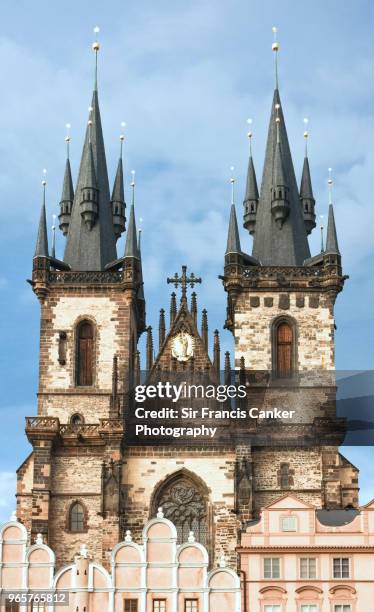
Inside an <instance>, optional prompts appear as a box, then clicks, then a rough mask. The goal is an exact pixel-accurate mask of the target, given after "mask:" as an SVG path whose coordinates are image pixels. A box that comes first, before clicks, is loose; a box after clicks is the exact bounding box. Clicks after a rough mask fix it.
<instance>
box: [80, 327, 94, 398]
mask: <svg viewBox="0 0 374 612" xmlns="http://www.w3.org/2000/svg"><path fill="white" fill-rule="evenodd" d="M76 382H77V385H78V386H81V387H90V386H91V385H93V383H94V329H93V325H92V323H90V322H89V321H82V323H80V324H79V325H78V328H77V373H76Z"/></svg>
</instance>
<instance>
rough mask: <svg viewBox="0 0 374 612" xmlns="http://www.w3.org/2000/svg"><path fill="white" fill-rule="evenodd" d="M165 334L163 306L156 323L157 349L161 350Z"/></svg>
mask: <svg viewBox="0 0 374 612" xmlns="http://www.w3.org/2000/svg"><path fill="white" fill-rule="evenodd" d="M165 335H166V329H165V310H164V309H163V308H161V310H160V320H159V324H158V348H159V350H161V347H162V345H163V344H164V342H165Z"/></svg>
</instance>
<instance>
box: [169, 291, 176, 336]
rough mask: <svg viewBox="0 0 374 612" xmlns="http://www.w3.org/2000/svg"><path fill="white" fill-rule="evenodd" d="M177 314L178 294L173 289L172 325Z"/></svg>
mask: <svg viewBox="0 0 374 612" xmlns="http://www.w3.org/2000/svg"><path fill="white" fill-rule="evenodd" d="M176 316H177V296H176V293H175V291H173V293H172V294H171V297H170V327H171V326H172V325H173V323H174V321H175V317H176Z"/></svg>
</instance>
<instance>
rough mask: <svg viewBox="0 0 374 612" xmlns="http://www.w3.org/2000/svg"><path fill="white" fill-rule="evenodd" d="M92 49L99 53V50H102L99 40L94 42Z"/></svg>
mask: <svg viewBox="0 0 374 612" xmlns="http://www.w3.org/2000/svg"><path fill="white" fill-rule="evenodd" d="M92 51H95V53H97V51H100V43H99V42H98V41H97V40H95V42H94V43H92Z"/></svg>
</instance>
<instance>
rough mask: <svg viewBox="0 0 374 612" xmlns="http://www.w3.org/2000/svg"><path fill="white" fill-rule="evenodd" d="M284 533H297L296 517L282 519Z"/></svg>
mask: <svg viewBox="0 0 374 612" xmlns="http://www.w3.org/2000/svg"><path fill="white" fill-rule="evenodd" d="M281 525H282V531H296V527H297V521H296V516H284V517H282V519H281Z"/></svg>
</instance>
